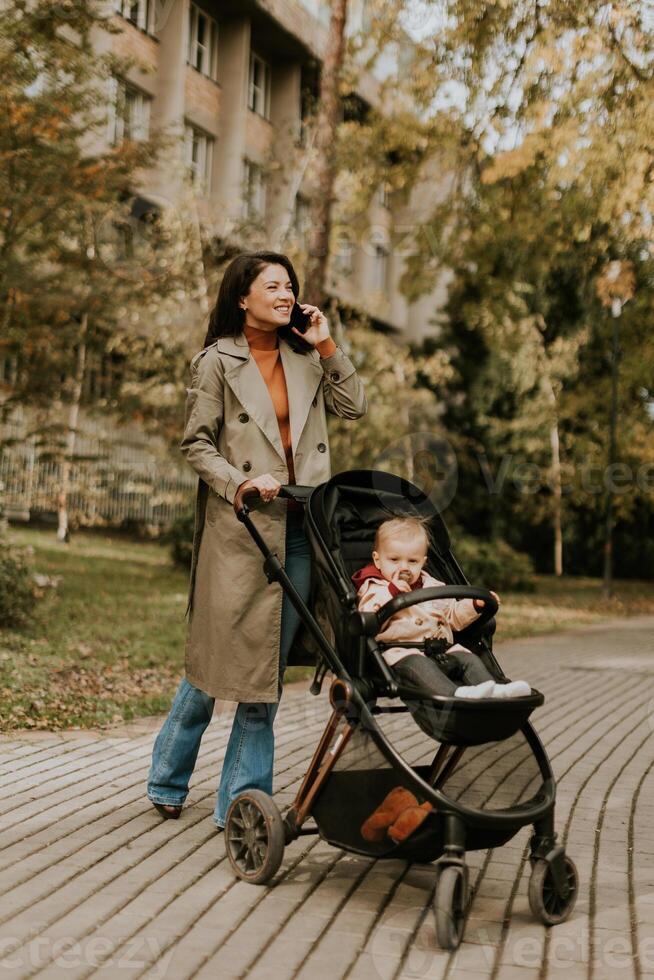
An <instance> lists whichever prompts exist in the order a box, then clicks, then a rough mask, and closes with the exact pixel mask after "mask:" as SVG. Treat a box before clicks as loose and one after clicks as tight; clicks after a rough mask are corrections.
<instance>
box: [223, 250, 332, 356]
mask: <svg viewBox="0 0 654 980" xmlns="http://www.w3.org/2000/svg"><path fill="white" fill-rule="evenodd" d="M267 265H282V266H284V268H285V269H286V271H287V272H288V278H289V279H290V280H291V288H292V290H293V295H294V296H295V300H296V302H297V298H298V295H299V292H300V284H299V282H298V278H297V275H296V273H295V269H294V268H293V263H292V262H291V260H290V259H289V258H288V256H287V255H281V254H280V253H279V252H241V254H240V255H237V256H236V258H235V259H232V261H231V262H230V263H229V265H228V266H227V268H226V269H225V272H224V274H223V281H222V282H221V284H220V289H219V290H218V299H217V300H216V305H215V306H214V308H213V309H212V311H211V313H210V314H209V327H208V330H207V335H206V337H205V338H204V346H205V347H208V346H209V344H213V342H214V340H218V338H219V337H236V336H237V335H238V334H239V333H240V332H241V331H242V329H243V324H244V323H245V310H243V309H241V307H240V306H239V302H240V300H241V299H242V298H243V296H247V294H248V293H249V291H250V286H251V285H252V283H253V282H254V280H255V279H256V278H257V276H258V275H259V273H260V272H261V270H262V269H263V268H265V266H267ZM277 334H278V336H279V337H281V338H282V339H283V340H285V341H287V343H289V344H290V345H291V347H293V348H294V349H295V350H297V351H300V352H301V353H303V354H304V353H306V351H309V350H312V349H313V348H312V347H311V344H309V343H307V341H306V340H302V338H301V337H298V335H297V334H296V333H293V331H292V330H291V328H290V326H285V327H279V329H278V330H277Z"/></svg>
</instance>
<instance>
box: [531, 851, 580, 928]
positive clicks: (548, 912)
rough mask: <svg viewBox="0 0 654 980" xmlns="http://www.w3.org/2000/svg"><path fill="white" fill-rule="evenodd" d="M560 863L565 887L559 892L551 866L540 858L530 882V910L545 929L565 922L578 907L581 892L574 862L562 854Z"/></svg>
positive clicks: (535, 864)
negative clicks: (576, 904)
mask: <svg viewBox="0 0 654 980" xmlns="http://www.w3.org/2000/svg"><path fill="white" fill-rule="evenodd" d="M559 860H561V861H562V868H561V873H562V875H563V880H562V882H561V883H560V884H561V885H562V887H558V888H557V885H556V882H555V879H554V874H553V871H552V862H551V861H547V860H546V859H545V858H539V859H538V860H537V861H536V862H535V863H534V866H533V869H532V872H531V877H530V879H529V908H530V909H531V911H532V915H534V916H535V917H536V918H538V919H540V920H541V921H542V922H544V923H545V925H546V926H556V925H558V924H559V922H565V920H566V919H567V918H568V916H569V915H570V913H571V912H572V910H573V908H574V907H575V902H576V901H577V892H578V891H579V876H578V874H577V869H576V867H575V864H574V861H572V860H571V859H570V858H569V857H568V855H567V854H563V855H562V856H561V857H560V858H559Z"/></svg>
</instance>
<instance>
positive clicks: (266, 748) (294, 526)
mask: <svg viewBox="0 0 654 980" xmlns="http://www.w3.org/2000/svg"><path fill="white" fill-rule="evenodd" d="M302 519H303V514H302V512H297V511H290V512H289V513H288V515H287V519H286V564H285V568H286V573H287V575H288V576H289V578H290V579H291V581H292V582H293V584H294V586H295V588H296V589H297V591H298V592H299V593H300V595H301V596H302V599H303V601H304V602H307V600H308V598H309V586H310V579H311V558H310V552H309V542H308V541H307V539H306V536H305V534H304V530H303V528H302ZM299 622H300V617H299V615H298V613H297V612H296V610H295V609H294V607H293V605H292V603H291V601H290V600H289V598H288V597H287V595H286V593H284V595H283V597H282V623H281V636H280V650H279V688H278V691H279V697H281V694H282V679H283V676H284V670H285V668H286V662H287V660H288V654H289V651H290V649H291V645H292V643H293V638H294V636H295V632H296V630H297V627H298V625H299ZM213 706H214V698H212V697H209V695H208V694H205V693H204V691H200V690H199V689H198V688H197V687H194V686H193V684H189V682H188V681H187V680H186V678H183V680H182V681H181V683H180V685H179V687H178V689H177V693H176V694H175V698H174V700H173V703H172V706H171V709H170V713H169V715H168V717H167V718H166V721H165V722H164V724H163V727H162V729H161V731H160V732H159V734H158V735H157V738H156V741H155V743H154V750H153V753H152V766H151V768H150V775H149V777H148V788H147V793H148V797H149V799H151V800H152V801H153V802H155V803H166V804H169V805H173V806H181V805H182V803H183V802H184V800H185V799H186V797H187V795H188V784H189V780H190V778H191V774H192V772H193V769H194V767H195V762H196V760H197V757H198V752H199V750H200V740H201V739H202V736H203V735H204V732H205V730H206V728H207V725H208V724H209V722H210V721H211V716H212V714H213ZM278 707H279V705H278V702H273V703H267V702H261V703H252V704H248V703H241V704H239V706H238V708H237V709H236V714H235V716H234V721H233V724H232V730H231V733H230V736H229V742H228V743H227V751H226V753H225V759H224V762H223V768H222V772H221V775H220V784H219V786H218V799H217V801H216V808H215V811H214V822H215V823H216V824H217V826H219V827H224V826H225V819H226V817H227V811H228V809H229V806H230V804H231V802H232V800H233V799H234V798H235V797H236V796H238V794H239V793H241V792H242V791H243V790H245V789H262V790H264V792H266V793H268V794H272V777H273V762H274V754H275V741H274V736H273V722H274V720H275V715H276V714H277V708H278Z"/></svg>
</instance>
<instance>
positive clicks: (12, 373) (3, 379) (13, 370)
mask: <svg viewBox="0 0 654 980" xmlns="http://www.w3.org/2000/svg"><path fill="white" fill-rule="evenodd" d="M17 381H18V355H17V354H5V355H4V357H0V385H6V386H7V387H8V388H11V387H12V386H13V385H15V384H16V383H17Z"/></svg>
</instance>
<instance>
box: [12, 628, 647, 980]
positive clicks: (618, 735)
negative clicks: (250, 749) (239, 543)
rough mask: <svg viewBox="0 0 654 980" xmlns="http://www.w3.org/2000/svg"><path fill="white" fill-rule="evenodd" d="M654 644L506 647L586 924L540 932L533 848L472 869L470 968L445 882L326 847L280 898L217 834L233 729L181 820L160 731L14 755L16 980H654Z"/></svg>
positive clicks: (552, 640)
mask: <svg viewBox="0 0 654 980" xmlns="http://www.w3.org/2000/svg"><path fill="white" fill-rule="evenodd" d="M653 636H654V617H641V618H634V619H631V620H629V621H620V622H619V623H618V622H613V623H608V624H606V625H604V626H601V627H594V628H591V629H586V630H584V631H582V632H575V633H568V634H559V635H557V636H555V637H543V638H531V639H528V640H516V641H512V642H510V643H505V644H503V645H501V646H499V647H498V655H499V659H500V661H501V663H502V665H503V667H504V669H505V670H506V672H507V673H508V674H509V675H510V676H515V677H518V676H520V677H525V678H527V679H529V680H530V681H531V683H532V684H533V685H534V686H535V687H537V688H539V689H540V690H542V691H543V692H544V693H545V695H546V703H545V705H544V706H543V707H542V708H541V709H539V710H538V711H537V712H536V713H535V715H534V718H533V720H534V726H535V728H536V730H537V731H538V733H539V735H540V737H541V739H542V740H543V742H544V744H545V746H546V749H547V752H548V754H549V756H550V759H551V760H552V765H553V768H554V772H555V775H556V777H557V781H558V796H557V815H556V826H557V831H558V833H559V836H560V838H562V839H563V840H564V841H565V843H566V847H567V849H568V852H569V854H570V856H571V857H572V858H573V860H574V861H575V862H576V864H577V867H578V870H579V875H580V880H581V889H580V895H579V899H578V902H577V906H576V909H575V911H574V913H573V916H572V917H571V919H570V920H569V921H568V922H567V923H564V924H563V925H560V926H557V927H555V928H554V929H550V930H548V929H546V928H545V927H544V926H542V925H541V924H539V923H538V922H535V921H534V920H533V918H532V916H531V913H530V911H529V907H528V903H527V884H528V876H529V862H528V860H527V857H528V847H527V844H528V838H529V828H525V829H523V830H522V831H521V832H520V833H519V834H518V835H517V836H516V837H515V838H514V839H513V840H512V841H510V842H509V843H508V844H506V845H505V846H504V847H501V848H497V849H495V850H494V851H489V852H482V851H479V852H472V853H470V854H468V855H467V861H468V864H469V867H470V869H471V883H472V886H473V899H472V903H471V907H470V911H469V916H468V920H467V923H466V929H465V933H464V939H463V942H462V944H461V947H460V949H459V950H458V951H457V952H456V953H453V954H450V953H446V952H443V951H441V950H440V949H439V948H438V946H437V943H436V937H435V931H434V921H433V914H432V910H431V903H432V899H433V892H434V884H435V875H434V870H433V868H432V867H431V866H430V865H427V864H425V865H418V864H413V865H409V864H407V863H406V862H402V861H374V860H370V859H365V858H360V857H356V856H353V855H350V854H347V853H345V852H343V851H341V850H340V849H337V848H333V847H331V846H329V845H328V844H325V843H324V842H323V841H321V840H320V838H318V837H314V836H310V837H301V838H299V839H298V840H297V841H295V842H293V843H292V844H291V845H290V846H289V847H287V849H286V851H285V857H284V862H283V864H282V868H281V870H280V872H279V873H278V875H277V878H276V880H275V883H274V885H273V886H272V887H269V888H261V887H256V886H252V885H248V884H245V883H244V882H241V881H239V880H237V879H235V878H234V877H233V875H232V873H231V870H230V867H229V864H228V862H227V859H226V857H225V849H224V842H223V838H222V836H221V835H216V833H215V829H214V826H213V822H212V820H211V814H212V811H213V806H214V799H215V788H216V783H217V778H218V774H219V772H220V764H221V760H222V758H223V755H224V750H225V745H226V740H227V735H228V732H229V727H230V723H231V716H230V715H229V713H228V712H227V710H225V712H223V713H218V715H217V717H215V718H214V721H213V722H212V725H211V726H210V728H209V730H208V731H207V734H206V736H205V739H204V742H203V745H202V749H201V752H200V757H199V761H198V766H197V769H196V772H195V775H194V778H193V781H192V784H191V793H190V796H189V799H188V801H187V807H186V808H185V810H184V812H183V815H182V817H181V819H180V820H178V821H162V820H161V818H160V817H159V816H158V814H157V813H156V812H155V811H154V809H153V808H152V806H151V805H150V804H149V803H148V801H147V800H146V799H145V796H144V783H145V778H146V775H147V768H148V765H149V757H150V752H151V748H152V742H153V739H154V736H155V734H156V731H157V730H158V727H159V725H160V723H161V720H160V719H152V720H148V721H146V722H143V723H140V724H139V725H134V726H131V727H129V726H128V727H126V728H120V729H115V730H112V731H110V732H70V733H66V734H64V735H57V734H42V733H41V734H38V735H25V736H16V737H12V738H9V737H4V738H2V739H0V753H1V754H0V761H1V763H2V764H1V765H0V978H4V977H7V978H21V980H22V978H27V977H36V976H38V977H46V978H52V980H55V978H58V977H64V976H65V977H66V978H70V980H73V978H75V980H82V978H86V977H96V976H97V977H116V976H119V977H120V978H123V977H124V978H126V980H127V978H130V980H131V978H137V977H151V978H154V977H158V978H169V980H186V978H191V977H193V978H220V980H226V978H232V977H234V978H236V977H248V978H252V980H255V978H256V980H259V978H263V977H266V978H274V980H277V978H279V980H283V978H284V980H285V978H295V977H297V978H302V980H305V978H306V980H309V978H312V980H313V978H316V977H329V978H330V980H331V978H348V980H395V978H398V980H408V978H426V980H441V978H442V980H458V978H461V980H465V978H470V980H472V978H473V977H489V978H492V980H495V978H499V980H513V978H520V980H531V978H533V980H544V978H550V977H554V978H556V977H565V978H566V980H577V978H588V980H604V978H607V980H608V978H611V980H613V978H616V977H618V978H623V977H624V978H625V980H627V978H632V977H633V978H636V980H639V978H640V977H647V976H652V977H654V772H653V769H654V752H653V745H654V740H653V738H652V735H653V730H654V638H653ZM306 687H307V685H303V686H299V687H298V686H294V688H292V689H290V690H288V691H287V693H286V694H285V697H284V700H283V702H282V707H281V708H280V711H279V714H278V718H277V723H276V733H277V754H276V766H275V789H276V793H275V795H276V800H277V803H278V804H279V805H280V806H281V807H283V806H285V805H286V804H288V803H289V802H290V801H291V799H292V798H293V795H294V792H295V790H296V789H297V786H298V784H299V781H300V779H301V778H302V776H303V775H304V772H305V770H306V766H307V764H308V761H309V758H310V756H311V754H312V752H313V749H314V747H315V744H316V743H317V740H318V738H319V735H320V733H321V730H322V727H323V726H324V724H325V721H326V718H327V715H328V702H327V697H326V695H325V693H323V696H322V697H320V698H311V697H310V696H309V695H308V693H307V692H306ZM395 717H397V716H395ZM416 731H417V730H416ZM407 744H408V743H407ZM344 805H347V801H344Z"/></svg>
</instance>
